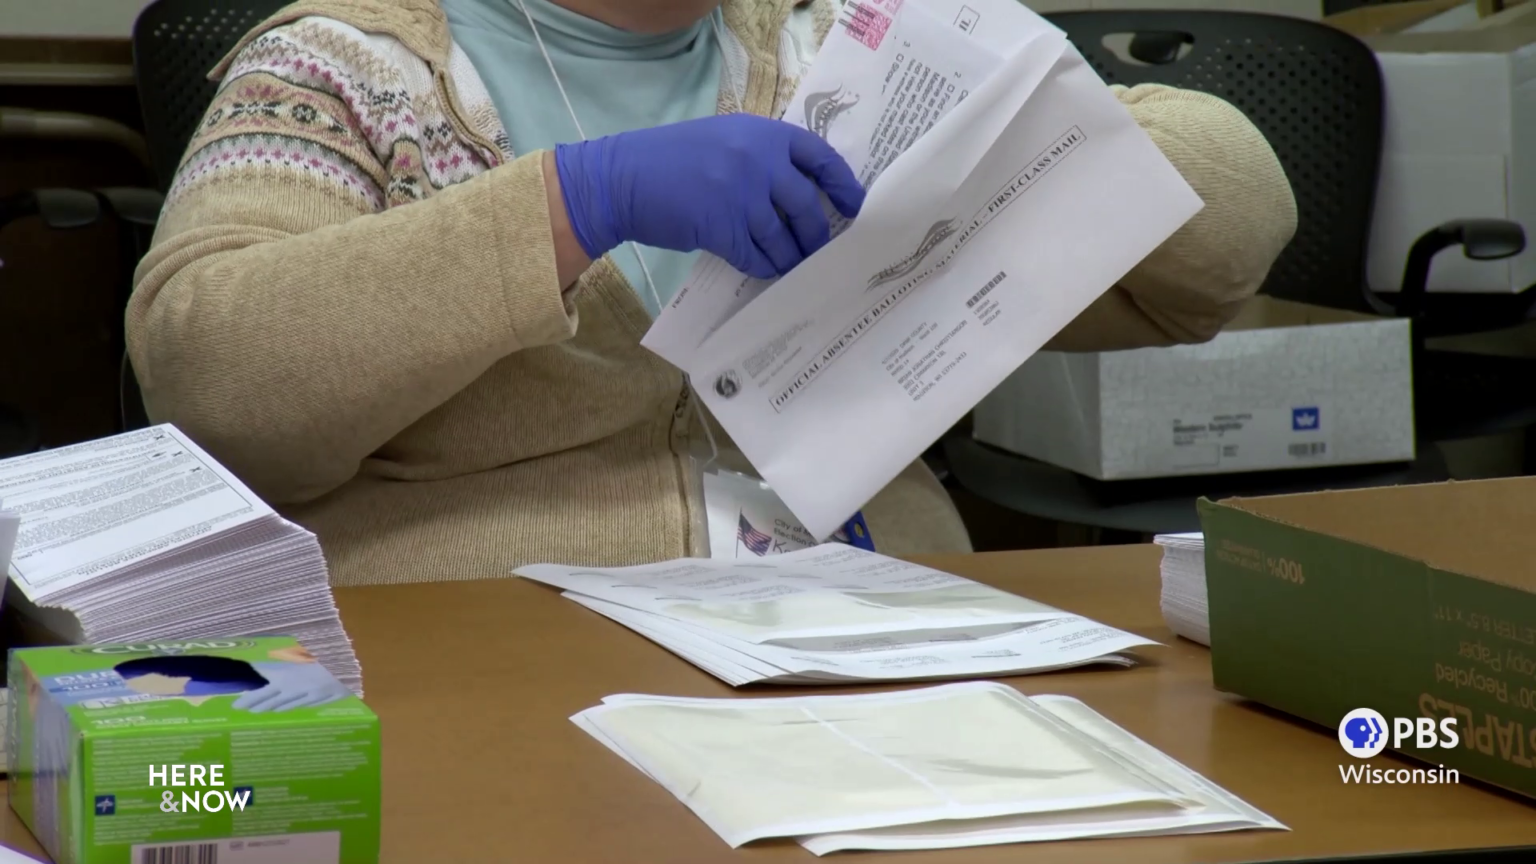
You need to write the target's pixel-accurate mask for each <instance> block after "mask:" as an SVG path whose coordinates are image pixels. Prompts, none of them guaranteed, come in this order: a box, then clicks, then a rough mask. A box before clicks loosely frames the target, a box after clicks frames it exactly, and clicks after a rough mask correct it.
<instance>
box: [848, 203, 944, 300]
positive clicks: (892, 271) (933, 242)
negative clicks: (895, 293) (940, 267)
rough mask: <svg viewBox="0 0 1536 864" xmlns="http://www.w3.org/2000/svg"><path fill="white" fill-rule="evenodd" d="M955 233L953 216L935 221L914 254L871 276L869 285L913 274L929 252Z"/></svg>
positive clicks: (871, 286) (881, 283) (893, 280)
mask: <svg viewBox="0 0 1536 864" xmlns="http://www.w3.org/2000/svg"><path fill="white" fill-rule="evenodd" d="M954 233H955V220H954V219H953V218H950V219H944V220H941V221H938V222H935V223H933V225H932V227H930V228H929V229H928V233H926V234H924V235H923V240H922V242H921V243H918V244H917V248H916V249H914V250H913V251H912V254H910V255H908V256H907V257H905V258H903V259H901V260H900V261H897V262H896V263H895V264H892V265H891V266H889V267H887V268H885V269H884V270H881V271H880V272H879V273H876V274H875V275H873V276H871V277H869V287H870V288H877V287H879V286H881V285H884V284H885V283H887V282H895V281H896V280H897V279H901V278H902V277H904V276H908V275H911V273H912V271H914V270H916V269H917V268H918V266H919V265H921V264H922V263H923V259H924V258H927V257H928V255H929V253H931V252H932V251H933V250H935V249H937V248H939V244H941V243H943V242H944V241H945V240H948V239H949V238H950V237H952V236H953V235H954Z"/></svg>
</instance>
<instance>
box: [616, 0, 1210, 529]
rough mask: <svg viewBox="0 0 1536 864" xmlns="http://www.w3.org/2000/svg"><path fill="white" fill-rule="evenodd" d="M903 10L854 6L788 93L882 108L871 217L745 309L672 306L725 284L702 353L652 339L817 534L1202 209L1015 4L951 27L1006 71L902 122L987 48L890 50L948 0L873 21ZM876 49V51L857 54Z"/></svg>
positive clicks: (865, 159) (858, 159)
mask: <svg viewBox="0 0 1536 864" xmlns="http://www.w3.org/2000/svg"><path fill="white" fill-rule="evenodd" d="M890 5H897V4H889V3H885V4H882V3H873V4H863V5H860V6H858V7H857V10H855V11H854V12H848V11H846V9H847V7H845V14H844V20H843V21H842V22H841V27H840V28H839V29H837V30H835V31H834V35H833V37H829V39H828V44H827V46H826V47H825V48H824V49H823V54H822V55H821V56H819V57H818V59H817V63H816V67H815V68H813V70H812V72H811V73H810V75H808V76H807V82H806V83H805V84H804V85H803V86H802V88H801V93H800V95H799V96H798V97H797V100H796V102H795V103H792V105H791V109H792V110H793V108H794V106H795V105H804V104H805V101H806V100H807V98H809V97H807V95H806V94H807V92H808V91H814V92H823V93H834V94H837V95H836V98H837V99H839V100H841V101H842V103H843V107H844V111H843V113H844V114H845V115H846V116H838V117H836V119H833V120H831V121H830V123H823V124H822V125H823V127H824V128H819V129H818V130H817V131H818V132H820V133H825V134H826V136H827V137H828V140H834V138H835V137H836V136H835V129H836V127H837V124H841V123H844V122H847V123H849V124H860V123H870V122H871V121H870V120H869V115H868V114H865V115H864V119H862V120H861V119H859V112H860V111H861V110H865V111H868V110H874V109H875V108H878V109H879V114H878V116H877V117H876V118H875V119H874V121H873V123H872V128H873V129H874V132H873V133H872V137H871V139H870V141H871V144H870V146H869V147H868V148H867V149H866V151H864V152H860V153H857V154H855V156H854V157H853V158H851V160H850V161H853V162H855V163H856V164H858V165H864V166H868V165H869V164H870V160H872V159H873V160H877V161H878V160H879V159H880V156H879V154H880V153H882V152H885V149H889V148H891V147H905V149H904V150H903V151H902V152H900V155H899V156H897V157H896V158H894V159H893V160H890V161H889V164H888V165H886V166H885V167H884V168H883V169H882V170H881V171H880V172H879V175H878V178H877V179H876V180H875V181H874V182H873V183H872V184H871V185H870V187H869V192H868V197H867V199H866V202H865V204H864V208H863V211H862V212H861V214H860V215H859V217H858V218H857V219H856V220H854V221H853V222H852V223H850V224H848V225H847V226H846V229H845V230H842V231H841V233H840V234H839V235H838V236H837V237H836V239H835V240H834V241H833V242H832V243H830V244H828V245H827V246H826V247H824V248H823V249H822V250H821V251H819V252H818V253H817V254H815V255H813V256H811V257H810V258H809V259H807V260H806V261H805V262H804V263H803V264H801V265H800V266H799V267H797V268H796V269H795V270H794V271H792V272H791V273H790V274H789V275H788V276H785V277H784V278H782V279H780V280H778V281H777V282H774V283H772V284H771V285H766V286H764V287H762V288H761V290H760V293H759V292H758V291H757V290H756V289H753V290H749V291H746V292H745V294H746V295H747V296H748V298H749V299H747V301H746V302H745V303H744V304H742V305H740V308H739V309H735V310H734V311H730V309H729V308H727V307H729V306H731V305H735V304H739V303H740V300H739V298H738V299H737V300H735V301H733V302H732V303H729V304H725V306H721V305H720V304H721V301H720V299H719V292H720V291H730V292H733V293H734V292H736V291H738V289H740V288H741V287H742V286H741V284H736V283H731V282H730V281H729V280H727V281H726V282H724V283H721V284H724V285H725V288H723V289H722V288H720V285H719V284H713V283H708V282H707V280H706V281H705V282H700V281H699V280H698V279H695V280H692V281H690V283H689V285H688V286H685V287H687V288H688V289H689V290H688V294H686V295H685V296H684V297H682V298H680V300H678V301H675V302H674V304H673V306H672V308H669V309H667V310H664V313H663V318H666V317H667V316H669V315H674V314H681V315H685V316H686V315H687V314H689V313H688V312H687V311H686V310H688V309H690V308H691V309H693V310H694V314H700V313H698V309H699V308H700V307H701V306H707V305H709V304H708V303H706V299H707V298H710V297H714V298H715V300H714V304H715V305H714V308H713V314H715V315H717V316H718V315H721V314H724V315H726V316H727V317H725V318H723V319H722V320H721V321H719V322H717V323H713V324H711V323H710V322H709V321H708V320H707V319H708V317H709V316H708V315H707V314H705V315H702V318H701V319H700V320H701V321H702V325H701V326H703V330H702V331H701V332H707V333H708V334H709V335H708V336H707V338H705V339H703V341H702V344H698V345H697V347H691V346H689V345H688V344H686V343H679V342H677V341H675V339H674V340H671V341H668V340H662V341H666V344H665V345H662V346H660V347H658V345H657V342H658V340H657V339H656V338H653V337H652V336H651V335H649V334H648V336H647V344H648V345H650V347H652V348H653V350H657V351H658V353H661V354H662V355H663V356H667V357H669V359H670V358H676V359H674V360H673V362H677V363H679V365H680V366H682V368H683V369H684V370H685V371H687V372H688V373H689V375H690V376H691V378H692V380H693V382H694V385H695V386H696V387H697V388H698V390H699V393H700V394H701V397H702V399H703V401H704V403H705V405H706V406H707V407H708V408H709V410H710V411H711V412H712V413H713V414H714V416H715V417H716V418H717V419H718V420H719V422H720V423H721V424H722V425H723V426H724V427H725V428H726V430H727V431H728V432H729V433H730V435H731V437H732V439H733V440H734V441H735V442H736V443H737V445H738V446H739V447H740V448H741V450H742V452H743V453H744V454H745V455H746V456H747V458H748V459H749V460H750V461H751V462H752V464H753V466H754V467H755V468H756V469H757V470H758V472H759V473H760V474H761V475H762V477H763V479H764V480H766V481H767V482H768V483H769V484H770V485H771V486H772V487H773V488H774V490H775V491H777V493H778V494H779V496H780V498H782V500H783V501H784V503H785V504H786V505H787V506H788V507H789V508H790V510H791V511H793V513H794V514H795V515H796V516H797V517H799V519H800V521H801V522H802V523H803V524H804V525H805V527H806V529H807V530H809V531H810V532H811V533H812V534H814V535H815V536H817V537H826V536H828V535H830V534H831V533H832V532H833V531H835V530H836V529H837V528H838V527H839V526H840V525H841V524H842V523H843V521H844V520H845V519H847V518H848V516H849V515H850V514H851V513H853V512H854V511H855V510H857V509H859V508H860V507H861V506H862V505H863V504H865V503H866V502H867V501H868V500H869V499H870V498H872V497H873V496H874V495H875V494H876V493H877V492H878V491H879V490H880V489H881V488H883V487H884V486H885V485H886V484H887V483H889V482H890V481H891V480H892V479H893V478H894V477H895V476H896V475H897V474H898V473H899V472H900V471H901V470H902V469H903V468H904V467H905V466H906V465H908V464H910V463H911V462H912V461H913V460H914V459H916V458H917V457H918V456H919V455H920V454H921V453H922V451H923V450H924V449H926V448H927V447H928V446H929V445H930V444H932V443H933V442H934V441H935V440H937V439H938V438H939V436H941V435H942V434H943V433H944V432H945V430H947V429H949V428H950V427H951V426H953V425H954V423H955V422H956V421H957V420H959V419H960V417H962V416H963V415H964V414H965V412H967V411H969V410H970V409H971V408H972V407H974V406H975V405H976V403H977V402H979V401H980V400H981V399H982V397H983V396H985V395H986V394H987V393H988V392H990V391H991V390H992V389H993V388H994V387H996V386H997V385H998V384H999V383H1000V382H1001V381H1002V380H1003V379H1004V378H1005V377H1006V376H1007V375H1008V374H1009V373H1011V372H1013V370H1014V369H1016V368H1018V366H1019V365H1020V364H1021V363H1023V362H1024V360H1025V359H1027V358H1028V357H1030V356H1031V355H1032V354H1034V353H1035V352H1036V351H1038V350H1040V348H1041V347H1042V346H1043V345H1044V344H1045V343H1046V342H1047V341H1048V340H1049V339H1050V338H1051V337H1052V336H1054V335H1055V334H1056V333H1058V332H1059V331H1060V330H1061V329H1062V328H1063V327H1065V326H1066V325H1067V324H1068V323H1069V322H1071V321H1072V320H1073V319H1074V318H1076V317H1077V316H1078V315H1079V314H1080V313H1082V312H1083V310H1084V309H1086V308H1087V307H1088V306H1089V305H1090V304H1091V303H1093V302H1094V301H1095V300H1096V299H1098V298H1099V297H1100V296H1101V295H1102V294H1103V293H1104V292H1105V291H1107V290H1108V289H1109V288H1110V287H1111V286H1113V285H1114V284H1115V283H1116V282H1117V281H1118V280H1119V279H1120V278H1121V277H1123V276H1124V275H1125V274H1126V273H1127V272H1129V271H1130V270H1131V268H1132V267H1134V266H1135V265H1136V264H1137V263H1138V262H1140V261H1141V260H1142V259H1143V258H1144V257H1146V256H1147V255H1148V254H1149V253H1151V252H1152V251H1153V250H1154V249H1155V248H1157V246H1158V245H1160V244H1161V243H1162V242H1163V241H1164V240H1166V239H1167V238H1168V237H1169V236H1170V235H1172V234H1173V233H1174V232H1175V231H1177V230H1178V229H1179V228H1180V227H1181V226H1182V225H1183V224H1184V223H1185V222H1187V221H1188V220H1189V219H1190V218H1191V217H1192V216H1194V214H1195V213H1197V212H1199V210H1200V208H1201V207H1202V206H1203V204H1202V202H1201V201H1200V199H1199V197H1198V196H1197V195H1196V194H1195V192H1194V191H1193V190H1192V189H1191V188H1190V187H1189V185H1188V184H1187V183H1185V182H1184V180H1183V178H1182V177H1181V176H1180V175H1179V173H1178V171H1177V170H1176V169H1175V168H1174V167H1173V166H1172V165H1171V164H1170V163H1169V162H1168V160H1167V159H1166V158H1165V157H1164V156H1163V155H1162V153H1161V152H1160V151H1159V150H1158V148H1157V146H1156V145H1155V144H1154V143H1153V142H1152V140H1151V139H1150V138H1149V137H1148V136H1147V135H1146V133H1145V132H1143V131H1142V130H1141V128H1140V127H1139V126H1138V125H1137V124H1136V122H1135V120H1134V119H1133V118H1132V117H1131V116H1130V114H1129V112H1128V111H1127V110H1126V109H1125V108H1124V107H1123V106H1122V105H1121V104H1120V103H1119V100H1118V99H1117V98H1116V97H1115V96H1114V94H1113V93H1112V92H1111V91H1110V90H1109V88H1107V87H1105V86H1104V84H1103V82H1102V81H1100V79H1099V78H1098V76H1097V75H1096V74H1095V73H1094V72H1093V70H1092V68H1090V67H1089V65H1088V64H1087V63H1086V62H1085V61H1084V59H1083V58H1082V56H1081V55H1080V54H1079V53H1078V52H1077V51H1076V49H1074V48H1072V47H1071V45H1070V44H1069V43H1068V42H1067V40H1066V37H1065V36H1064V35H1062V34H1061V33H1060V32H1059V31H1057V30H1056V29H1055V28H1053V27H1051V26H1050V25H1048V24H1045V23H1044V21H1043V19H1040V18H1039V17H1038V16H1035V15H1034V13H1032V12H1029V11H1028V10H1027V9H1025V8H1024V7H1023V6H1020V5H1018V4H1015V3H1013V2H1012V0H1003V2H1000V3H991V2H986V3H980V4H968V5H967V8H969V6H970V5H979V6H981V7H982V9H983V12H982V14H983V15H992V16H994V17H997V18H1002V17H1005V16H1007V17H1009V18H1010V20H1009V21H1006V22H1001V23H999V22H994V23H998V27H997V29H996V31H994V30H990V29H988V28H986V27H984V26H983V24H985V23H986V22H985V21H983V22H979V23H978V22H976V21H971V22H970V27H971V29H970V30H969V31H965V30H964V29H963V27H962V24H963V23H964V22H963V20H962V19H963V18H964V15H963V14H962V15H961V16H958V17H956V18H955V19H954V22H953V23H954V24H955V25H956V27H961V30H960V31H957V32H962V33H963V32H970V33H976V34H980V33H982V32H983V31H986V32H988V33H992V34H993V35H991V36H990V37H989V38H990V39H991V40H992V43H991V44H990V45H986V44H983V43H982V42H981V41H980V39H979V38H978V39H976V40H975V44H974V45H973V46H972V51H973V52H974V53H975V55H976V57H980V58H983V59H985V58H986V57H988V56H990V55H989V54H988V53H987V52H989V51H991V52H993V53H995V54H996V55H997V59H996V66H995V68H994V69H992V70H991V71H990V72H989V73H988V74H986V75H985V79H984V80H982V81H980V82H979V83H978V82H975V81H974V80H972V81H971V82H970V83H971V84H974V85H975V86H970V87H968V89H967V90H966V92H965V93H964V98H963V99H960V100H958V101H954V100H952V101H951V102H950V103H949V104H946V106H944V110H943V113H942V116H941V117H939V118H938V119H937V120H936V121H935V122H933V124H932V126H931V128H928V129H927V130H926V131H922V130H920V129H919V130H914V129H910V128H906V126H903V124H907V125H910V124H911V123H912V122H913V120H912V118H913V117H914V112H916V113H918V114H920V113H922V111H923V110H926V108H927V107H928V106H931V105H933V104H934V100H935V99H936V98H937V94H941V93H944V92H948V90H949V88H951V87H956V86H958V85H957V84H956V79H950V78H945V77H944V75H943V74H941V73H942V72H943V70H945V69H958V68H960V67H961V66H962V65H968V66H970V67H972V68H971V69H970V71H969V74H970V75H971V76H972V78H974V76H975V74H976V72H975V68H974V67H975V66H976V62H975V60H974V58H972V60H971V61H966V62H965V63H962V62H961V61H959V60H957V59H956V58H955V57H953V56H950V55H952V54H953V51H954V46H955V39H954V38H952V37H954V36H955V33H954V32H951V33H947V34H946V37H947V38H946V39H932V40H931V42H930V43H928V48H929V49H930V51H932V52H935V53H931V54H925V53H923V51H922V50H920V49H921V48H923V45H921V44H917V42H919V41H921V39H917V40H916V41H912V42H911V43H910V44H909V43H908V41H904V42H903V45H902V46H900V47H901V50H900V51H896V52H894V53H890V52H889V47H890V46H888V45H886V42H885V40H888V39H890V38H896V37H897V36H900V34H902V33H903V32H908V33H916V32H922V31H902V30H901V28H900V26H899V23H900V22H899V19H900V18H901V16H904V15H906V14H907V13H908V11H909V10H913V9H922V8H924V7H927V8H928V9H930V11H931V10H932V9H935V8H937V7H940V6H945V5H948V4H946V3H944V2H942V0H926V2H925V0H906V3H905V5H900V6H899V7H898V8H899V11H898V12H896V13H895V16H894V20H890V21H887V22H886V23H885V24H881V23H879V22H878V21H875V23H871V21H872V20H873V19H871V17H870V16H872V15H874V14H875V13H876V12H878V10H879V9H880V8H883V7H885V6H890ZM858 10H863V11H858ZM962 12H963V10H962ZM860 16H862V17H860ZM1010 22H1011V23H1010ZM1004 24H1006V25H1007V26H1003V25H1004ZM882 28H884V29H883V30H882ZM929 30H931V28H929ZM876 31H879V32H881V33H883V34H884V37H883V38H877V36H875V35H871V34H872V33H876ZM996 32H1005V33H1012V34H1015V35H1016V43H1015V44H1014V45H1013V47H1012V50H1011V51H1009V52H1007V53H1002V52H1001V51H999V50H998V44H997V37H996V35H995V34H996ZM839 34H841V35H839ZM893 34H896V35H895V36H893ZM834 37H837V38H834ZM967 38H969V37H967ZM966 41H967V40H966V39H961V40H959V42H960V43H961V44H965V43H966ZM940 43H944V44H942V45H941V44H940ZM941 49H943V50H947V51H949V52H950V55H941V54H940V53H937V52H940V51H941ZM860 50H863V51H866V52H867V54H868V59H867V61H866V62H864V63H863V64H859V63H855V62H853V61H851V60H850V59H849V57H850V56H855V59H856V55H850V52H857V51H860ZM833 52H837V53H836V54H834V53H833ZM834 57H836V58H837V61H836V67H837V69H838V71H839V73H840V76H841V77H840V80H839V81H835V82H834V81H827V80H824V77H825V76H818V71H819V70H824V69H827V68H832V67H831V64H832V63H833V58H834ZM882 61H884V62H882ZM854 73H857V74H854ZM888 77H889V78H890V80H889V82H888V83H887V78H888ZM833 84H835V85H836V86H835V87H833V88H832V89H830V90H828V87H829V85H833ZM817 87H820V88H821V90H820V91H816V90H815V88H817ZM829 98H830V97H829ZM850 103H851V104H850ZM892 106H895V109H893V108H892ZM813 113H814V112H813ZM825 113H826V112H822V114H820V115H816V117H823V119H824V115H825ZM816 117H812V119H813V120H816ZM787 119H789V118H787ZM817 122H821V121H819V120H818V121H817ZM882 148H885V149H882ZM856 170H858V169H857V168H856ZM707 266H709V262H708V261H705V262H701V264H700V267H707ZM696 275H697V274H696ZM737 275H738V276H739V274H737ZM738 281H739V280H738ZM691 304H692V305H691ZM679 310H683V311H679ZM722 310H724V311H723V312H722ZM661 323H662V322H661V321H658V326H660V325H661Z"/></svg>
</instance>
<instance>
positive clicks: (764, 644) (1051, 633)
mask: <svg viewBox="0 0 1536 864" xmlns="http://www.w3.org/2000/svg"><path fill="white" fill-rule="evenodd" d="M516 572H517V574H518V575H520V576H523V577H526V578H528V579H532V580H535V581H538V582H544V583H546V584H549V585H553V586H555V587H557V588H561V589H564V591H565V596H566V597H569V598H570V599H572V600H575V601H576V602H577V603H580V604H582V605H583V606H586V607H587V608H589V609H592V610H594V611H596V612H598V613H600V614H602V615H605V616H607V617H608V618H610V619H612V620H614V621H617V622H618V623H620V624H623V625H624V626H626V627H628V628H630V629H631V630H634V631H635V632H637V633H639V634H640V635H642V636H644V637H646V638H647V639H650V640H651V641H653V642H655V643H657V644H658V645H661V646H662V647H663V648H666V649H667V650H669V651H671V652H672V653H674V654H676V655H678V656H679V657H682V658H683V659H684V660H687V661H688V662H690V663H692V664H694V665H695V666H698V667H699V668H701V669H703V670H704V671H706V672H709V673H710V674H712V675H714V676H715V677H717V678H719V679H721V680H722V681H725V682H726V683H728V684H731V685H732V686H740V685H743V684H751V683H757V682H769V683H774V684H836V683H846V682H848V681H917V680H932V679H941V678H968V677H980V676H991V675H1011V674H1022V673H1028V672H1043V671H1047V670H1051V669H1062V668H1067V667H1071V666H1081V665H1085V664H1089V663H1109V664H1118V665H1122V666H1126V665H1130V664H1131V662H1132V661H1131V659H1130V658H1129V657H1127V656H1126V655H1125V653H1124V652H1126V651H1129V650H1130V649H1131V648H1135V647H1137V646H1142V645H1155V644H1157V643H1155V642H1152V641H1150V640H1147V639H1144V638H1142V637H1140V636H1136V635H1135V634H1132V633H1126V632H1124V631H1121V630H1116V629H1114V628H1113V627H1106V626H1105V625H1103V624H1099V623H1097V622H1095V621H1090V620H1088V619H1087V618H1084V617H1082V616H1080V615H1074V614H1072V613H1070V612H1064V611H1062V610H1060V609H1055V608H1052V607H1050V606H1046V605H1044V604H1041V603H1036V602H1034V601H1032V600H1026V599H1024V598H1023V597H1019V596H1016V595H1013V594H1009V593H1007V592H1005V591H1000V590H998V589H996V588H993V587H991V586H989V585H982V584H980V583H978V582H972V581H971V580H969V579H963V578H961V577H959V576H954V575H951V574H949V573H942V572H940V571H938V570H932V569H930V568H927V567H922V566H919V565H917V564H911V563H908V562H906V561H898V560H896V559H894V558H887V557H885V556H884V555H878V554H876V553H874V552H866V551H864V550H862V549H857V548H853V547H849V546H842V545H831V546H813V547H811V548H809V549H802V550H800V551H797V552H789V553H785V554H782V555H775V556H772V557H770V558H764V559H760V560H756V561H734V560H718V559H707V558H683V559H679V560H676V561H666V562H662V563H659V564H642V565H639V566H634V567H614V568H609V569H591V568H580V567H566V566H561V565H556V564H535V565H531V566H528V567H523V568H520V569H518V570H517V571H516Z"/></svg>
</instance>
